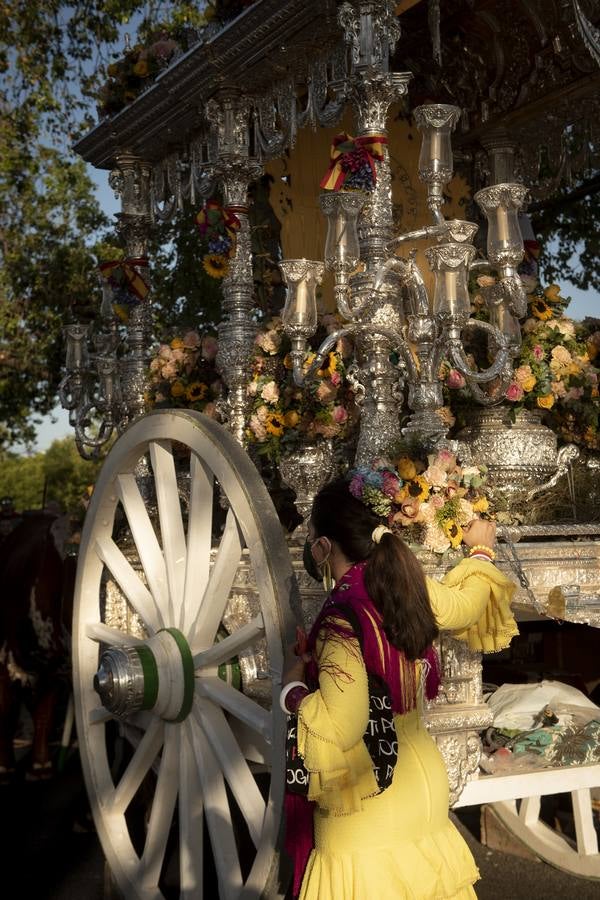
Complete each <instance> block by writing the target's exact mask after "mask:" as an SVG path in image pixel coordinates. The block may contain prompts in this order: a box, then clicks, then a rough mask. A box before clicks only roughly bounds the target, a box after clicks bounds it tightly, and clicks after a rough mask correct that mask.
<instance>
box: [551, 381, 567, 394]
mask: <svg viewBox="0 0 600 900" xmlns="http://www.w3.org/2000/svg"><path fill="white" fill-rule="evenodd" d="M550 390H551V391H552V393H553V394H554V396H555V397H558V398H560V397H564V396H565V394H566V393H567V389H566V387H565V383H564V381H553V382H552V383H551V384H550Z"/></svg>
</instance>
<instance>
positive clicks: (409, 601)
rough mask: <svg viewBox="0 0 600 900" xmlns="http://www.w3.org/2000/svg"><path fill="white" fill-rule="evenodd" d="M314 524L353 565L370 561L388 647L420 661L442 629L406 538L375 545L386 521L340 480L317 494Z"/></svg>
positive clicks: (370, 581)
mask: <svg viewBox="0 0 600 900" xmlns="http://www.w3.org/2000/svg"><path fill="white" fill-rule="evenodd" d="M311 521H312V524H313V526H314V529H315V533H316V537H328V538H329V539H330V540H332V541H335V542H336V543H337V544H338V545H339V547H340V549H341V551H342V553H343V554H344V556H346V557H347V558H348V559H349V560H351V562H353V563H356V562H361V561H362V560H365V559H366V560H368V564H367V566H366V568H365V587H366V589H367V591H368V593H369V597H370V598H371V600H372V601H373V603H374V604H375V606H376V607H377V609H378V610H379V611H380V613H381V615H382V619H383V628H384V631H385V633H386V635H387V638H388V640H389V642H390V643H391V644H392V645H393V646H394V647H396V648H397V649H398V650H401V651H402V652H403V653H404V655H405V656H406V657H407V659H410V660H413V659H417V658H418V657H420V656H422V655H423V653H424V651H425V650H426V648H427V647H429V645H430V644H431V643H432V641H433V640H434V639H435V638H436V637H437V635H438V627H437V623H436V621H435V617H434V615H433V611H432V609H431V604H430V602H429V595H428V593H427V585H426V583H425V574H424V572H423V569H422V566H421V564H420V562H419V560H418V559H417V558H416V556H415V555H414V553H413V552H412V551H411V550H410V549H409V547H408V546H407V545H406V544H405V542H404V541H403V540H402V538H401V537H400V536H399V535H398V534H396V533H394V534H388V533H386V534H384V535H383V536H382V538H381V540H380V542H379V543H378V544H375V543H374V542H373V539H372V537H371V535H372V533H373V529H374V528H376V527H377V526H378V525H381V524H382V519H381V518H380V517H379V516H376V515H375V513H373V512H372V511H371V510H370V509H369V508H368V507H367V506H365V504H364V503H361V501H360V500H358V499H357V498H356V497H353V496H352V494H351V493H350V489H349V483H348V481H346V480H344V479H341V478H340V479H337V480H335V481H331V482H330V483H329V484H326V485H325V487H323V488H322V489H321V490H320V491H319V493H318V494H317V496H316V497H315V500H314V503H313V508H312V515H311Z"/></svg>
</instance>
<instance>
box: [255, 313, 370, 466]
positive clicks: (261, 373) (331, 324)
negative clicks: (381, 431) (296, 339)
mask: <svg viewBox="0 0 600 900" xmlns="http://www.w3.org/2000/svg"><path fill="white" fill-rule="evenodd" d="M339 327H340V322H339V320H338V317H337V316H334V315H325V316H323V317H322V318H321V321H320V328H319V329H318V330H317V335H316V340H319V338H320V336H322V335H323V332H326V333H331V332H333V331H335V330H337V329H338V328H339ZM255 343H256V352H255V356H254V368H253V374H252V378H251V381H250V383H249V385H248V388H247V390H248V395H249V397H251V398H252V411H251V415H250V420H249V425H248V429H247V431H246V438H247V440H248V443H249V444H251V445H256V447H257V449H258V453H260V454H261V455H264V456H267V457H268V458H270V459H271V460H273V461H277V460H278V459H279V457H280V456H281V453H282V451H285V450H286V449H292V448H293V447H295V446H297V445H298V444H300V443H301V442H302V441H306V442H308V441H313V440H320V439H327V438H339V439H344V438H348V437H349V436H350V434H351V432H352V431H353V429H354V427H355V426H356V424H357V421H358V410H357V408H356V405H355V402H354V391H353V390H352V388H351V386H350V384H349V382H348V379H347V375H346V364H347V361H348V359H349V358H350V357H351V356H352V353H353V348H352V345H351V343H350V342H349V341H348V340H347V339H346V338H341V339H340V340H339V341H338V342H337V345H336V347H335V348H334V349H333V350H332V351H331V352H330V353H329V354H328V356H327V359H326V360H325V361H324V363H323V365H322V367H321V368H320V369H319V370H318V371H317V378H316V380H314V381H313V380H311V381H310V382H309V383H307V384H305V385H304V386H303V387H302V388H299V387H298V386H297V385H296V384H294V380H293V374H292V360H291V357H290V353H289V349H290V345H289V341H288V340H287V338H286V337H285V335H284V333H283V329H282V325H281V320H280V319H279V318H277V317H276V318H273V319H271V320H270V321H268V322H267V323H265V325H264V326H263V328H262V329H261V330H260V331H259V333H258V335H257V337H256V342H255ZM314 359H315V354H314V353H313V352H311V353H309V354H308V355H307V357H306V359H305V364H304V368H305V371H306V370H307V369H308V367H309V366H310V365H311V363H312V362H313V361H314Z"/></svg>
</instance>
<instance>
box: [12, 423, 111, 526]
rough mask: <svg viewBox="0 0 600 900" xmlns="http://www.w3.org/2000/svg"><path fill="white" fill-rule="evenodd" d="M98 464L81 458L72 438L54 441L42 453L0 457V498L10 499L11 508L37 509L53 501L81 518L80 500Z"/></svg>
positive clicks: (91, 480)
mask: <svg viewBox="0 0 600 900" xmlns="http://www.w3.org/2000/svg"><path fill="white" fill-rule="evenodd" d="M99 468H100V464H99V463H98V462H86V461H85V460H83V459H81V457H80V456H79V453H78V452H77V448H76V446H75V441H74V440H73V438H70V437H69V438H64V439H63V440H60V441H54V442H53V443H52V445H51V446H50V447H49V449H48V450H46V452H45V453H35V454H33V455H32V456H16V455H15V454H11V453H8V454H4V455H3V456H2V457H0V496H5V495H9V496H11V497H12V498H13V500H14V503H15V508H16V509H17V510H18V511H19V512H22V511H23V510H25V509H40V508H41V507H42V504H43V502H44V499H45V502H46V503H49V502H50V501H52V500H54V501H56V502H58V503H59V504H60V506H61V508H62V509H63V510H64V511H65V512H68V513H70V514H71V515H72V516H74V517H76V518H78V517H83V513H84V507H83V504H82V502H81V501H82V498H83V497H84V496H85V495H86V493H87V488H88V487H89V486H90V485H93V484H94V482H95V480H96V477H97V474H98V471H99Z"/></svg>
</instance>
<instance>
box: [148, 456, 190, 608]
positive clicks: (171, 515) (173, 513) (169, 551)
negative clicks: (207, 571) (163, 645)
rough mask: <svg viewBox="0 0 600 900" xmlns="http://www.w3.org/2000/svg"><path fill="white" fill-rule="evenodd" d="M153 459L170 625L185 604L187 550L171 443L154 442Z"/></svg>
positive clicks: (151, 457)
mask: <svg viewBox="0 0 600 900" xmlns="http://www.w3.org/2000/svg"><path fill="white" fill-rule="evenodd" d="M150 460H151V462H152V469H153V471H154V483H155V486H156V501H157V504H158V517H159V520H160V533H161V537H162V545H163V553H164V558H165V563H166V567H167V579H168V583H169V609H170V612H171V616H172V618H171V622H172V624H174V625H175V624H177V623H178V622H179V621H180V613H181V607H182V604H183V588H184V584H185V567H186V555H187V551H186V546H185V533H184V530H183V521H182V518H181V504H180V501H179V489H178V486H177V476H176V473H175V462H174V460H173V452H172V450H171V442H170V441H152V442H151V443H150Z"/></svg>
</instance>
